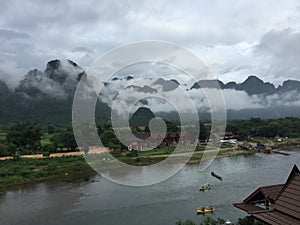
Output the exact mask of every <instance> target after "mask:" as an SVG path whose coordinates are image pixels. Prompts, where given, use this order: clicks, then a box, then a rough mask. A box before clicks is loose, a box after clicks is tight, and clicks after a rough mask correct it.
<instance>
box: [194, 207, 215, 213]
mask: <svg viewBox="0 0 300 225" xmlns="http://www.w3.org/2000/svg"><path fill="white" fill-rule="evenodd" d="M214 211H215V208H204V210H203V209H200V208H198V209H197V210H196V212H197V214H205V213H213V212H214Z"/></svg>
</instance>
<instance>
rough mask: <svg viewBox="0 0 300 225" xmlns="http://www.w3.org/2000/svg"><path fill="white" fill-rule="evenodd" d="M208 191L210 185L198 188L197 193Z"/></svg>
mask: <svg viewBox="0 0 300 225" xmlns="http://www.w3.org/2000/svg"><path fill="white" fill-rule="evenodd" d="M205 190H210V185H209V184H208V183H207V184H205V185H203V186H201V187H199V191H205Z"/></svg>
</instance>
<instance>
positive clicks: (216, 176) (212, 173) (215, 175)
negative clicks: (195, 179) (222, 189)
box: [211, 172, 222, 180]
mask: <svg viewBox="0 0 300 225" xmlns="http://www.w3.org/2000/svg"><path fill="white" fill-rule="evenodd" d="M211 175H212V176H213V177H215V178H217V179H219V180H222V177H221V176H219V175H218V174H215V173H214V172H211Z"/></svg>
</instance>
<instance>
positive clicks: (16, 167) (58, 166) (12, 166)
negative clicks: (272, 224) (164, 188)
mask: <svg viewBox="0 0 300 225" xmlns="http://www.w3.org/2000/svg"><path fill="white" fill-rule="evenodd" d="M210 151H211V152H212V151H214V150H210ZM212 153H214V154H215V152H212ZM187 154H190V153H189V152H186V153H178V154H173V155H172V156H171V157H178V159H179V158H180V157H185V156H186V155H187ZM250 154H253V153H251V152H250V151H245V150H230V149H221V150H220V151H219V152H218V155H217V158H220V157H230V156H237V155H250ZM169 156H170V155H168V154H161V155H150V156H137V157H117V159H118V160H120V161H122V162H124V163H127V164H131V165H135V166H145V165H150V164H154V163H158V162H160V161H162V160H164V159H166V158H167V157H169ZM202 156H203V151H196V152H194V153H193V156H192V157H191V159H190V160H189V162H188V164H194V163H199V162H200V160H201V158H202ZM94 174H96V172H95V171H94V170H93V169H92V168H91V167H90V166H89V165H88V164H87V162H86V161H85V159H84V157H83V156H82V155H69V156H61V157H57V156H56V157H49V158H20V159H18V160H13V159H7V160H3V161H1V162H0V191H5V190H6V189H7V188H10V187H18V186H21V185H24V184H29V183H38V182H42V181H45V180H51V179H58V180H64V179H69V178H74V179H76V177H81V176H85V175H86V176H87V175H94Z"/></svg>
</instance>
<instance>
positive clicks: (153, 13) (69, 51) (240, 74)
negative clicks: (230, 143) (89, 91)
mask: <svg viewBox="0 0 300 225" xmlns="http://www.w3.org/2000/svg"><path fill="white" fill-rule="evenodd" d="M254 2H255V3H254ZM141 40H163V41H169V42H174V43H176V44H179V45H182V46H184V47H186V48H188V49H189V50H191V51H192V52H194V53H196V54H197V55H198V56H199V57H200V59H202V61H203V62H204V63H205V64H206V65H208V66H209V68H210V69H211V71H212V72H213V73H214V74H215V76H216V77H217V78H219V79H220V80H222V81H225V82H227V81H230V80H235V81H237V82H241V81H243V80H244V79H245V78H246V77H247V76H248V75H250V74H256V75H258V76H259V77H260V78H262V79H263V80H265V81H270V82H273V83H275V84H277V85H278V84H280V83H281V82H282V81H283V80H286V79H300V66H299V65H300V64H299V62H300V2H299V1H298V0H289V1H274V0H261V1H252V0H243V1H233V0H228V1H211V0H201V1H196V0H195V1H193V0H191V1H180V0H178V1H177V0H173V1H161V0H160V1H147V2H143V1H126V0H122V1H120V0H119V1H112V0H107V1H106V0H100V1H86V0H85V1H71V0H69V1H58V0H43V1H32V0H26V1H17V0H15V1H14V0H12V1H0V79H2V80H3V79H4V80H6V81H7V82H8V83H10V84H12V85H13V84H14V83H16V81H17V80H19V79H21V78H22V76H23V75H24V74H25V73H27V72H28V70H29V69H33V68H38V69H41V70H43V69H44V68H45V65H46V63H47V62H48V61H49V60H52V59H66V58H67V59H70V60H72V61H75V62H77V63H78V64H79V65H80V66H82V67H83V68H87V67H88V65H89V64H90V63H91V62H93V61H94V60H95V59H97V58H98V57H99V56H101V55H102V54H104V53H105V52H106V51H108V50H110V49H111V48H113V47H117V46H118V45H121V44H126V43H128V42H132V41H141Z"/></svg>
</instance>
